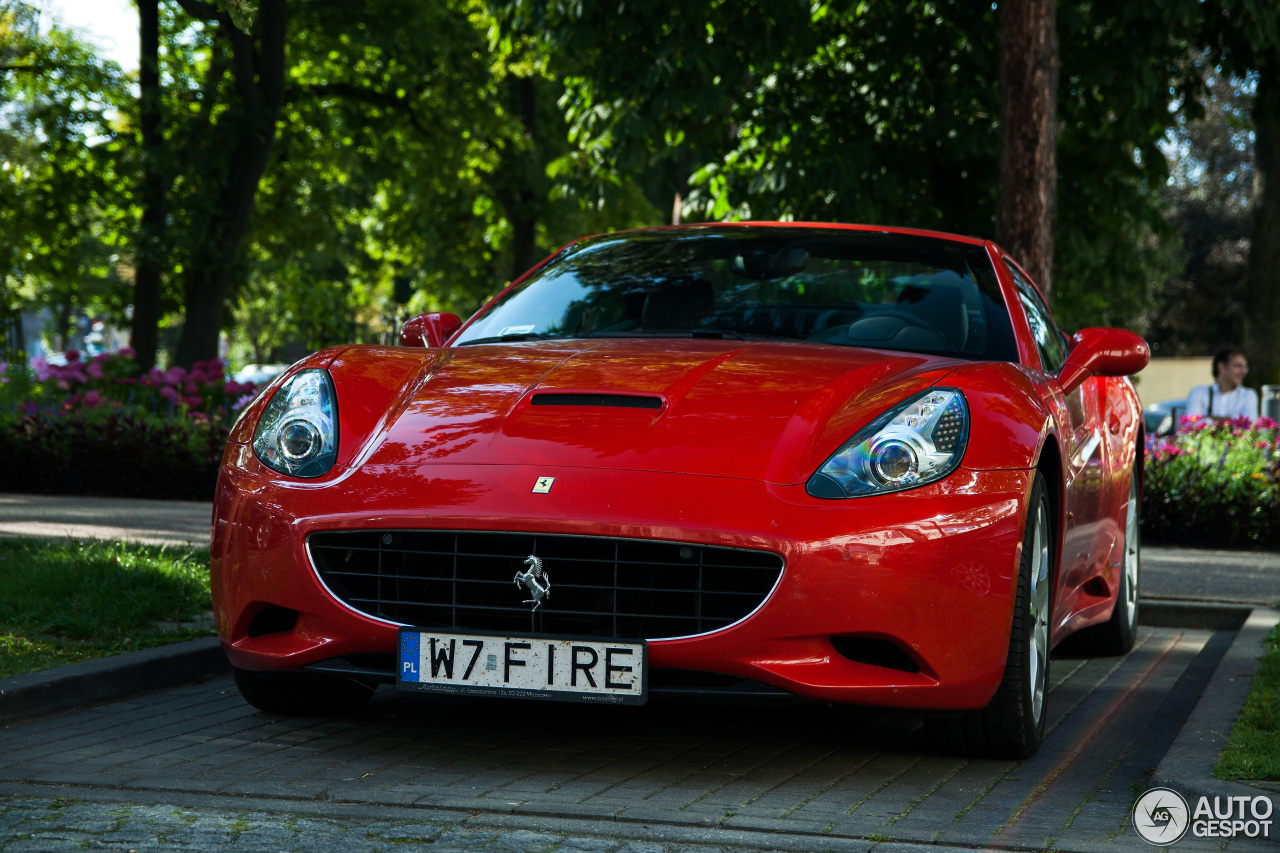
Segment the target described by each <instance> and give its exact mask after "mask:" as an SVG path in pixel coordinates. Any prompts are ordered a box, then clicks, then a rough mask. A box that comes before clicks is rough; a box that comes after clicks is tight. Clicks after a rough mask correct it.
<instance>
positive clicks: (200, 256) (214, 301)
mask: <svg viewBox="0 0 1280 853" xmlns="http://www.w3.org/2000/svg"><path fill="white" fill-rule="evenodd" d="M220 26H231V25H230V24H229V23H223V24H220ZM286 28H287V9H286V4H285V0H262V3H261V5H260V6H259V8H258V17H257V20H256V23H255V25H254V34H253V36H252V37H250V36H248V35H246V34H244V33H242V32H240V31H239V30H237V29H235V28H234V27H232V29H231V41H232V51H233V58H232V67H233V69H234V70H233V73H234V77H235V87H236V93H237V95H238V97H239V105H238V106H239V109H240V111H241V115H240V116H239V117H238V119H236V120H238V122H239V125H238V133H237V137H236V141H235V146H234V149H233V150H232V153H231V156H230V158H229V159H228V160H227V161H226V164H227V166H226V173H225V180H224V181H223V183H222V189H221V191H220V192H219V194H218V198H217V200H216V203H215V204H214V205H213V206H212V213H211V215H210V217H209V221H208V227H207V228H206V234H207V235H208V236H207V239H206V240H205V241H204V242H203V244H202V245H201V246H200V247H199V248H197V249H196V250H195V252H193V257H192V262H191V263H190V264H188V266H187V269H186V278H185V281H184V286H183V296H184V307H185V309H186V321H185V323H184V325H183V327H182V337H181V339H180V340H179V341H178V351H177V353H176V356H175V361H176V362H177V363H178V364H180V365H183V366H187V367H189V366H190V365H191V364H193V363H195V362H196V361H201V360H207V359H212V358H216V357H217V355H218V334H219V333H220V332H221V331H222V320H223V315H224V314H225V312H226V303H227V297H228V296H229V295H230V292H231V281H232V274H233V271H234V269H235V265H236V261H237V260H238V258H239V256H240V248H241V244H242V243H243V242H244V237H245V234H246V233H247V232H248V229H249V220H250V217H251V216H252V214H253V202H254V198H255V197H256V196H257V192H258V182H259V180H260V179H261V178H262V174H263V172H264V171H265V170H266V167H267V161H268V159H269V158H270V156H271V148H272V145H273V144H274V143H275V138H276V121H277V120H278V119H279V117H280V109H281V107H282V106H283V104H284V72H285V63H284V60H285V55H284V44H285V32H286Z"/></svg>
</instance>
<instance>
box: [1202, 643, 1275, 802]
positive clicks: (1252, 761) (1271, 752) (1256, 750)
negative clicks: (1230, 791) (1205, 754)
mask: <svg viewBox="0 0 1280 853" xmlns="http://www.w3.org/2000/svg"><path fill="white" fill-rule="evenodd" d="M1213 775H1214V776H1217V777H1218V778H1219V779H1265V780H1268V781H1273V782H1274V781H1280V639H1278V638H1277V636H1276V631H1272V632H1271V636H1270V637H1268V638H1267V642H1266V645H1265V651H1264V652H1263V655H1262V660H1261V661H1259V663H1258V672H1257V674H1255V675H1254V676H1253V684H1252V686H1251V687H1250V688H1249V698H1248V699H1246V700H1245V703H1244V710H1243V711H1241V712H1240V718H1239V719H1237V720H1236V724H1235V727H1234V728H1232V730H1231V739H1230V740H1229V741H1227V748H1226V749H1225V750H1223V752H1222V757H1221V758H1220V759H1219V761H1218V766H1217V767H1215V768H1214V769H1213Z"/></svg>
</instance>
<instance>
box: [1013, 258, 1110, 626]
mask: <svg viewBox="0 0 1280 853" xmlns="http://www.w3.org/2000/svg"><path fill="white" fill-rule="evenodd" d="M1005 264H1006V266H1007V268H1008V270H1009V274H1010V276H1012V278H1013V281H1014V285H1015V287H1016V289H1017V293H1018V299H1019V302H1021V304H1022V309H1023V312H1024V313H1025V315H1026V318H1027V323H1028V325H1029V326H1030V327H1031V332H1032V336H1033V337H1034V338H1035V341H1036V349H1037V351H1038V353H1039V356H1040V362H1041V365H1040V366H1041V372H1042V373H1041V381H1040V382H1039V383H1037V384H1039V385H1040V388H1041V391H1042V393H1043V394H1044V395H1045V398H1046V399H1047V401H1048V402H1049V406H1050V408H1051V409H1052V410H1053V412H1054V415H1055V417H1056V418H1057V421H1058V423H1059V425H1060V427H1059V429H1060V432H1061V435H1062V438H1063V451H1064V458H1063V477H1064V483H1063V497H1064V501H1065V505H1064V507H1063V512H1062V514H1061V516H1060V517H1061V519H1062V522H1063V529H1062V537H1061V538H1062V559H1061V562H1060V565H1059V566H1058V583H1057V585H1056V590H1055V593H1054V602H1053V620H1052V622H1051V626H1052V633H1053V634H1054V638H1055V639H1056V636H1057V635H1058V634H1059V633H1060V631H1061V629H1062V628H1063V626H1064V625H1065V624H1066V623H1067V622H1068V621H1069V620H1070V618H1071V616H1072V615H1073V614H1074V613H1075V612H1076V611H1077V610H1078V609H1079V608H1080V607H1081V606H1082V605H1084V604H1087V603H1091V602H1089V601H1083V600H1082V598H1087V597H1089V596H1090V594H1091V593H1094V592H1100V593H1101V594H1103V595H1105V594H1106V592H1107V589H1106V587H1105V585H1103V586H1102V587H1099V588H1098V589H1097V590H1094V589H1093V588H1092V587H1091V585H1090V581H1093V580H1094V579H1095V578H1097V577H1098V576H1099V575H1100V574H1102V570H1103V562H1104V560H1105V557H1106V554H1107V553H1108V550H1109V547H1110V542H1109V540H1108V530H1107V526H1106V525H1105V524H1104V523H1103V521H1102V520H1103V519H1104V518H1105V517H1106V516H1107V514H1108V512H1109V507H1106V506H1104V505H1103V504H1104V502H1105V501H1106V493H1107V492H1106V489H1104V479H1105V477H1104V474H1105V471H1106V461H1107V460H1106V452H1107V446H1106V443H1105V442H1104V437H1105V436H1104V432H1103V430H1104V429H1105V425H1104V424H1102V423H1101V416H1100V414H1099V413H1100V412H1101V411H1102V407H1103V405H1104V404H1105V393H1106V389H1105V384H1104V382H1105V380H1103V379H1100V378H1097V377H1090V378H1089V379H1087V380H1085V381H1084V383H1082V384H1081V385H1080V386H1079V387H1077V388H1074V389H1072V390H1071V391H1070V392H1069V393H1065V392H1064V391H1063V389H1062V388H1061V386H1059V385H1058V381H1057V374H1058V371H1059V370H1060V369H1061V367H1062V363H1063V362H1064V361H1065V360H1066V357H1067V339H1066V336H1065V335H1063V334H1062V332H1061V331H1060V330H1059V329H1058V327H1057V325H1056V324H1055V323H1054V322H1053V315H1052V314H1050V313H1049V309H1048V308H1047V307H1046V305H1045V304H1044V300H1043V298H1042V297H1041V296H1040V292H1039V291H1038V290H1037V289H1036V287H1035V285H1033V284H1032V283H1031V281H1030V279H1028V278H1027V277H1026V275H1025V274H1024V273H1023V272H1022V271H1021V270H1020V269H1019V268H1018V267H1017V265H1016V264H1013V263H1012V262H1010V261H1009V260H1008V259H1007V258H1006V259H1005ZM1095 585H1096V584H1095Z"/></svg>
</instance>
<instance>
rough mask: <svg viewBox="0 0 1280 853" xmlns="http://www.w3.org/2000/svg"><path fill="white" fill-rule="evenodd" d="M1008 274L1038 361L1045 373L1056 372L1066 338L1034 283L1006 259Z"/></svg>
mask: <svg viewBox="0 0 1280 853" xmlns="http://www.w3.org/2000/svg"><path fill="white" fill-rule="evenodd" d="M1004 265H1005V268H1006V269H1007V270H1009V275H1011V276H1013V284H1014V286H1015V287H1016V288H1017V289H1018V299H1019V300H1021V302H1022V308H1023V310H1024V311H1026V313H1027V322H1028V323H1029V324H1031V334H1032V335H1034V336H1035V339H1036V349H1037V350H1039V351H1040V363H1041V365H1043V366H1044V371H1045V373H1057V372H1058V368H1060V367H1062V362H1063V361H1065V360H1066V358H1067V347H1066V339H1065V337H1064V336H1063V334H1062V332H1061V331H1060V330H1059V329H1058V327H1057V326H1056V325H1054V322H1053V315H1052V314H1050V313H1049V308H1048V307H1047V306H1046V305H1045V304H1044V300H1043V299H1041V298H1040V292H1039V291H1038V290H1036V288H1035V285H1033V284H1032V283H1031V281H1030V280H1029V279H1028V278H1027V277H1026V276H1025V275H1023V274H1022V271H1021V270H1019V269H1018V268H1017V267H1015V266H1014V265H1013V264H1011V263H1009V262H1008V261H1005V262H1004Z"/></svg>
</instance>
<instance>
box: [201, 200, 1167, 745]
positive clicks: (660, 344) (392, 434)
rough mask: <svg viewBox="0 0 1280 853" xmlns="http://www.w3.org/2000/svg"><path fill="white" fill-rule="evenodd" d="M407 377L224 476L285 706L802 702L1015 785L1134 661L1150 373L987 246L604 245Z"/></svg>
mask: <svg viewBox="0 0 1280 853" xmlns="http://www.w3.org/2000/svg"><path fill="white" fill-rule="evenodd" d="M401 342H402V344H404V345H403V346H400V347H377V346H344V347H335V348H332V349H327V350H324V351H323V352H319V353H316V354H315V355H312V356H310V357H308V358H306V359H304V360H302V361H300V362H299V363H297V364H295V365H294V366H293V367H292V368H290V369H289V370H288V371H286V372H285V373H283V374H281V375H280V376H279V377H278V378H277V379H276V380H275V381H274V382H273V383H272V385H271V386H270V387H269V388H268V389H267V391H266V392H265V393H263V394H262V395H261V396H260V397H259V398H258V400H257V401H255V402H254V403H253V404H252V405H250V407H249V408H248V409H247V410H246V412H245V413H244V416H243V417H242V418H241V419H240V421H239V423H238V424H237V425H236V427H235V429H234V431H233V433H232V435H231V438H230V442H229V444H228V445H227V449H226V454H225V456H224V458H223V463H222V469H221V474H220V477H219V482H218V491H217V501H216V505H215V510H214V521H213V551H212V579H213V595H214V607H215V612H216V617H217V626H218V634H219V636H220V637H221V640H222V644H223V647H224V648H225V649H226V653H227V656H228V658H229V659H230V661H231V664H232V665H233V667H234V669H235V677H236V683H237V685H238V686H239V688H240V691H241V692H242V694H243V695H244V697H245V698H246V699H247V700H248V701H249V702H251V703H252V704H253V705H255V706H257V707H258V708H261V709H264V710H267V711H275V712H294V713H314V712H317V711H324V710H331V711H347V710H351V709H353V708H355V707H358V706H359V705H360V704H361V703H363V702H364V701H365V700H366V699H367V698H368V697H369V695H370V694H371V693H372V692H373V691H374V690H375V689H376V687H377V686H378V685H379V684H387V685H394V686H395V688H396V689H401V690H411V691H430V692H440V693H449V694H459V695H472V696H476V695H479V696H497V697H503V696H506V697H518V698H525V699H530V698H533V699H546V700H563V701H581V702H598V703H604V704H610V703H623V704H625V703H643V702H645V701H647V700H648V699H650V698H654V697H660V696H690V695H695V694H696V695H698V696H702V697H705V696H718V697H721V698H728V699H742V700H745V699H777V698H795V697H799V698H804V699H813V700H823V701H829V702H846V703H860V704H868V705H880V706H893V707H900V708H909V709H920V710H922V711H925V712H926V714H925V722H926V725H927V726H928V727H929V728H930V729H931V730H932V732H933V734H934V735H935V736H936V741H935V742H940V743H941V744H942V745H944V746H947V747H949V748H954V749H959V750H963V751H966V752H969V753H972V754H978V755H984V754H985V755H998V756H1014V757H1017V756H1025V755H1028V754H1030V753H1031V752H1033V751H1034V750H1035V749H1036V747H1037V746H1038V745H1039V743H1040V741H1041V739H1042V737H1043V734H1044V722H1045V693H1046V690H1045V685H1046V674H1047V670H1048V666H1049V653H1050V650H1051V649H1052V648H1053V647H1054V646H1055V645H1056V644H1057V643H1059V642H1060V641H1062V640H1063V639H1064V638H1065V637H1067V636H1068V635H1070V634H1072V633H1075V632H1078V631H1086V632H1088V634H1089V635H1091V636H1090V639H1089V642H1091V643H1092V644H1093V646H1094V647H1095V648H1096V649H1098V650H1100V651H1103V652H1112V653H1122V652H1124V651H1126V650H1127V649H1129V648H1130V647H1131V645H1132V643H1133V639H1134V630H1135V625H1136V623H1137V595H1138V521H1137V518H1138V506H1139V501H1140V498H1141V490H1142V476H1141V475H1142V470H1141V466H1142V454H1141V452H1140V448H1141V447H1142V439H1143V436H1142V429H1143V421H1142V411H1141V408H1140V406H1139V403H1138V399H1137V397H1136V395H1135V394H1134V390H1133V387H1132V385H1131V384H1130V382H1129V381H1128V380H1127V379H1125V378H1124V377H1125V376H1127V375H1130V374H1133V373H1136V372H1137V371H1139V370H1141V369H1142V368H1143V366H1145V364H1146V363H1147V360H1148V357H1149V353H1148V349H1147V346H1146V344H1145V342H1144V341H1143V340H1142V339H1141V338H1139V337H1138V336H1137V335H1134V334H1132V333H1130V332H1126V331H1122V330H1118V329H1100V328H1095V329H1083V330H1081V331H1080V332H1078V333H1077V334H1076V335H1075V336H1073V337H1070V338H1068V337H1066V336H1065V335H1064V334H1063V333H1062V332H1060V331H1059V330H1058V328H1057V327H1056V326H1055V325H1054V321H1053V318H1052V316H1051V315H1050V313H1049V311H1048V309H1047V308H1046V306H1045V302H1044V299H1043V298H1042V296H1041V294H1040V293H1039V291H1038V290H1037V289H1036V287H1035V285H1034V284H1033V283H1032V282H1031V281H1030V280H1029V279H1028V278H1027V276H1026V274H1025V273H1023V272H1022V270H1021V269H1019V267H1018V266H1017V264H1016V263H1014V262H1013V261H1012V260H1011V259H1010V258H1009V257H1008V256H1007V255H1006V254H1005V253H1004V252H1003V251H1002V250H1001V249H1000V248H999V247H998V246H996V245H994V244H992V243H991V242H988V241H982V240H976V239H968V238H964V237H956V236H951V235H946V234H938V233H930V232H923V231H912V230H905V229H890V228H878V227H866V226H847V225H830V224H797V223H743V224H732V225H729V224H714V225H702V226H686V227H671V228H655V229H648V230H640V231H632V232H624V233H615V234H607V235H603V236H596V237H589V238H584V239H581V240H578V241H576V242H574V243H572V244H571V245H569V246H567V247H565V248H564V249H562V250H561V251H559V252H557V253H556V254H555V255H553V256H551V257H550V258H548V259H547V260H545V261H543V262H542V263H541V264H540V265H539V266H538V267H536V268H535V269H534V270H532V271H531V272H530V273H528V274H527V275H526V276H524V277H523V278H522V279H521V280H519V281H517V282H515V283H514V284H512V285H511V286H510V287H508V288H506V289H505V290H504V291H503V292H501V293H500V294H498V296H497V297H496V298H494V299H493V300H492V301H491V302H489V303H488V304H487V305H485V306H484V307H483V308H482V309H481V310H480V311H479V312H478V313H476V315H475V316H473V317H472V318H471V319H470V320H468V321H467V322H465V323H463V322H462V321H461V320H459V318H457V317H456V316H453V315H449V314H426V315H422V316H420V317H417V318H415V319H414V320H412V321H410V322H409V323H408V324H406V327H405V329H404V332H403V334H402V339H401Z"/></svg>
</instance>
